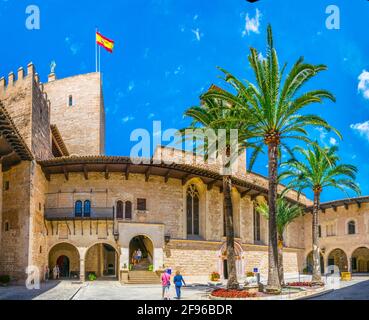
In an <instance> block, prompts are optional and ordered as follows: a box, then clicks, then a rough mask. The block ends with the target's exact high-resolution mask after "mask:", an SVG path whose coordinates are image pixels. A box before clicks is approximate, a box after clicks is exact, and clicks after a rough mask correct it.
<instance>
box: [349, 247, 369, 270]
mask: <svg viewBox="0 0 369 320" xmlns="http://www.w3.org/2000/svg"><path fill="white" fill-rule="evenodd" d="M351 271H352V272H353V273H369V248H368V246H366V245H363V246H360V247H357V248H356V249H355V250H353V251H352V253H351Z"/></svg>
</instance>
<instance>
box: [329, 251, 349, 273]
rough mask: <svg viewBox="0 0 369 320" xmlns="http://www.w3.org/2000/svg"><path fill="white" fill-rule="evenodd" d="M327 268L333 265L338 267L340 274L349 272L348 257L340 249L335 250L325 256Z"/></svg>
mask: <svg viewBox="0 0 369 320" xmlns="http://www.w3.org/2000/svg"><path fill="white" fill-rule="evenodd" d="M327 259H328V263H327V264H328V267H329V266H332V265H335V266H337V267H338V269H339V270H340V272H347V271H348V270H349V264H348V263H349V261H348V255H347V254H346V252H345V251H344V250H343V249H341V248H335V249H333V250H331V251H330V252H329V254H328V255H327Z"/></svg>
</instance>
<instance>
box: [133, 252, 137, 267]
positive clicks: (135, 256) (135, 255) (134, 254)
mask: <svg viewBox="0 0 369 320" xmlns="http://www.w3.org/2000/svg"><path fill="white" fill-rule="evenodd" d="M136 259H137V250H135V251H133V254H132V264H133V265H135V264H136Z"/></svg>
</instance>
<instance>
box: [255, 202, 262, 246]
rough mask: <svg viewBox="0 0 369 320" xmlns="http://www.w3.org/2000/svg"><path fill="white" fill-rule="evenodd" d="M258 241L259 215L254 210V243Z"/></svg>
mask: <svg viewBox="0 0 369 320" xmlns="http://www.w3.org/2000/svg"><path fill="white" fill-rule="evenodd" d="M260 240H261V237H260V213H259V212H258V211H257V210H256V209H255V208H254V241H255V242H258V241H260Z"/></svg>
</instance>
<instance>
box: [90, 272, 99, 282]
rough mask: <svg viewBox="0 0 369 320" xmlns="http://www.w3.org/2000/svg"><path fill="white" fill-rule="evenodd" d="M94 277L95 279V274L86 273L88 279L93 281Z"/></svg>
mask: <svg viewBox="0 0 369 320" xmlns="http://www.w3.org/2000/svg"><path fill="white" fill-rule="evenodd" d="M96 279H97V277H96V275H95V274H93V273H90V274H89V275H88V280H90V281H95V280H96Z"/></svg>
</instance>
